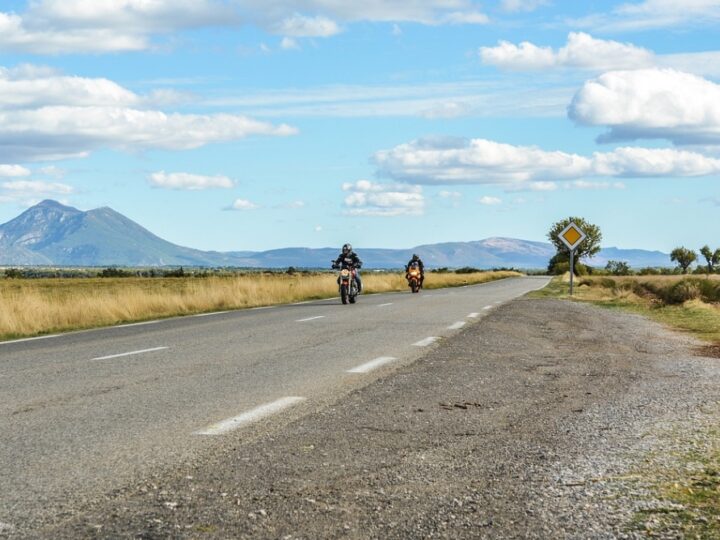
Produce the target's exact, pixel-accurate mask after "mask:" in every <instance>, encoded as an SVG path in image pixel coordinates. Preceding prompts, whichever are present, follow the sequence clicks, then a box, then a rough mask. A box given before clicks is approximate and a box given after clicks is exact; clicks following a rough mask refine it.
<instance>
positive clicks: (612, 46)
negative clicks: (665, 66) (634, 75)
mask: <svg viewBox="0 0 720 540" xmlns="http://www.w3.org/2000/svg"><path fill="white" fill-rule="evenodd" d="M480 57H481V58H482V61H483V63H485V64H490V65H495V66H498V67H500V68H504V69H511V70H541V69H546V68H550V67H565V68H576V69H589V70H598V71H602V70H608V69H626V68H638V67H648V66H652V65H653V63H654V55H653V53H652V52H651V51H649V50H647V49H644V48H641V47H637V46H635V45H632V44H630V43H620V42H617V41H608V40H603V39H595V38H593V37H592V36H590V35H589V34H585V33H583V32H571V33H570V34H569V35H568V41H567V45H565V47H562V48H560V49H558V51H557V52H555V51H553V50H552V48H550V47H538V46H537V45H534V44H532V43H530V42H527V41H524V42H522V43H520V45H519V46H518V45H515V44H513V43H509V42H507V41H501V42H500V44H499V45H498V46H497V47H481V48H480Z"/></svg>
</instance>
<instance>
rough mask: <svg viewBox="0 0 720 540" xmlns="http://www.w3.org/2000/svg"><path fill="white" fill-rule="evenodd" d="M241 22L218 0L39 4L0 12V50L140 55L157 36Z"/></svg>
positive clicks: (55, 0) (41, 0)
mask: <svg viewBox="0 0 720 540" xmlns="http://www.w3.org/2000/svg"><path fill="white" fill-rule="evenodd" d="M240 21H241V19H240V18H239V16H238V15H237V13H236V11H235V10H233V9H231V8H230V7H229V6H228V4H227V3H226V2H223V1H216V0H151V1H148V0H116V1H90V0H37V1H35V2H31V3H30V7H29V9H28V10H27V11H26V12H25V13H22V14H20V15H17V14H14V13H3V12H0V51H1V50H6V51H17V52H29V53H39V54H60V53H74V52H96V53H102V52H112V51H139V50H144V49H147V48H149V47H150V46H151V39H150V38H151V36H152V35H154V34H169V33H172V32H174V31H176V30H181V29H184V28H198V27H203V26H225V25H231V24H240Z"/></svg>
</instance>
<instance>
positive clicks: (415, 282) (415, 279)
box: [405, 263, 421, 293]
mask: <svg viewBox="0 0 720 540" xmlns="http://www.w3.org/2000/svg"><path fill="white" fill-rule="evenodd" d="M405 277H406V278H407V280H408V286H409V287H410V289H411V290H412V292H414V293H416V292H420V277H421V274H420V265H419V264H417V263H413V264H411V265H410V267H409V268H408V271H407V275H406V276H405Z"/></svg>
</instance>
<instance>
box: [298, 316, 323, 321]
mask: <svg viewBox="0 0 720 540" xmlns="http://www.w3.org/2000/svg"><path fill="white" fill-rule="evenodd" d="M324 318H325V315H318V316H317V317H308V318H307V319H298V320H297V321H295V322H307V321H314V320H317V319H324Z"/></svg>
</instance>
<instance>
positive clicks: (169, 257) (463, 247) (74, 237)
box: [0, 200, 670, 268]
mask: <svg viewBox="0 0 720 540" xmlns="http://www.w3.org/2000/svg"><path fill="white" fill-rule="evenodd" d="M357 251H358V253H359V255H360V257H361V258H362V259H363V261H364V262H365V267H366V268H400V267H402V266H404V265H405V263H406V262H407V261H408V259H409V258H410V257H411V255H412V254H413V253H417V254H418V255H420V257H422V259H423V260H424V262H425V264H426V266H428V267H430V268H438V267H449V268H458V267H463V266H473V267H475V268H499V267H515V268H545V267H546V266H547V262H548V260H549V259H550V257H552V256H553V254H554V253H555V251H554V249H553V247H552V245H551V244H549V243H546V242H531V241H527V240H518V239H514V238H486V239H485V240H479V241H475V242H448V243H441V244H427V245H420V246H417V247H414V248H412V249H373V248H358V250H357ZM338 253H339V248H318V249H313V248H303V247H295V248H293V247H291V248H283V249H274V250H270V251H262V252H253V251H235V252H227V253H221V252H217V251H201V250H198V249H191V248H186V247H182V246H178V245H176V244H172V243H171V242H168V241H166V240H163V239H162V238H160V237H158V236H156V235H154V234H153V233H151V232H150V231H148V230H147V229H145V228H143V227H141V226H140V225H138V224H137V223H135V222H134V221H132V220H130V219H128V218H126V217H125V216H123V215H122V214H119V213H118V212H116V211H114V210H112V209H111V208H108V207H103V208H97V209H95V210H89V211H87V212H83V211H81V210H78V209H77V208H72V207H70V206H65V205H63V204H60V203H58V202H56V201H51V200H46V201H43V202H41V203H39V204H37V205H36V206H33V207H32V208H29V209H27V210H26V211H25V212H23V213H22V214H20V215H19V216H18V217H16V218H15V219H13V220H11V221H8V222H7V223H5V224H3V225H0V264H1V265H6V266H10V265H14V266H17V265H38V266H40V265H44V266H111V265H117V266H209V267H218V266H236V267H251V268H287V267H289V266H295V267H299V268H328V267H329V266H330V261H331V260H332V259H334V258H335V257H337V255H338ZM608 260H618V261H625V262H627V263H628V264H630V266H634V267H642V266H666V265H668V264H669V263H670V257H669V256H668V255H667V254H666V253H661V252H659V251H646V250H641V249H634V250H625V249H618V248H613V247H611V248H605V249H603V250H602V251H601V252H600V253H599V254H598V255H597V256H596V257H594V258H593V259H592V260H591V261H589V263H590V264H591V265H594V266H605V264H606V263H607V261H608Z"/></svg>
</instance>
